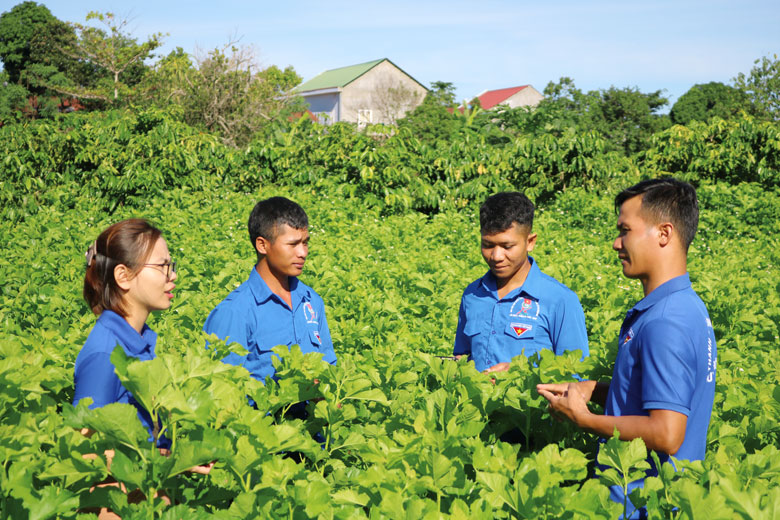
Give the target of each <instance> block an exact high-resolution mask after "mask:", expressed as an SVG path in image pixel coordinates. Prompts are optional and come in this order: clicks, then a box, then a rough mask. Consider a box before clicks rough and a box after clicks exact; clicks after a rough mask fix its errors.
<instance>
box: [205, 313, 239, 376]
mask: <svg viewBox="0 0 780 520" xmlns="http://www.w3.org/2000/svg"><path fill="white" fill-rule="evenodd" d="M203 330H204V331H205V332H207V333H209V334H216V335H217V337H219V339H222V340H225V341H226V342H227V343H238V344H239V345H241V346H242V347H244V348H245V349H247V350H249V341H250V336H251V335H250V333H249V323H247V320H246V316H245V315H244V313H241V312H235V309H232V308H229V307H226V306H224V305H222V304H220V305H217V306H216V307H215V308H214V310H213V311H211V313H210V314H209V316H208V318H206V323H205V324H204V325H203ZM206 348H208V345H206ZM245 360H246V356H241V355H239V354H234V353H230V354H228V355H227V356H225V357H224V358H222V362H223V363H227V364H228V365H237V366H241V365H243V364H244V361H245Z"/></svg>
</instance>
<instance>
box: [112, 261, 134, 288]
mask: <svg viewBox="0 0 780 520" xmlns="http://www.w3.org/2000/svg"><path fill="white" fill-rule="evenodd" d="M132 274H133V273H132V272H131V271H130V269H129V268H128V267H127V266H126V265H125V264H119V265H117V266H116V267H114V280H116V284H117V285H118V286H119V288H120V289H122V290H123V291H127V290H129V289H130V281H131V280H132V279H133V276H132Z"/></svg>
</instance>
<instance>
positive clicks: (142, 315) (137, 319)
mask: <svg viewBox="0 0 780 520" xmlns="http://www.w3.org/2000/svg"><path fill="white" fill-rule="evenodd" d="M148 317H149V311H142V310H139V309H130V311H129V312H128V313H127V316H125V321H126V322H127V323H129V324H130V326H131V327H133V329H135V331H136V332H138V334H140V333H141V331H142V330H143V328H144V324H145V323H146V318H148Z"/></svg>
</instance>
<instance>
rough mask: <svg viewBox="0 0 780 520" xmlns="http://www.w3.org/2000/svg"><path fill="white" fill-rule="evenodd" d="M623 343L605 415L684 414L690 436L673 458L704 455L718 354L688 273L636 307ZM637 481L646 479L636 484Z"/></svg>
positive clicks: (615, 493) (630, 313) (662, 456)
mask: <svg viewBox="0 0 780 520" xmlns="http://www.w3.org/2000/svg"><path fill="white" fill-rule="evenodd" d="M619 342H620V343H619V346H618V354H617V359H616V360H615V368H614V369H613V373H612V381H611V383H610V385H609V392H608V393H607V402H606V407H605V409H604V413H605V415H613V416H623V415H645V416H646V415H649V412H650V410H672V411H675V412H679V413H681V414H684V415H685V416H687V417H688V420H687V423H686V426H685V438H684V440H683V443H682V446H680V449H679V450H678V451H677V453H675V454H674V456H675V457H676V458H678V459H687V460H702V459H704V454H705V449H706V446H707V429H708V428H709V424H710V416H711V414H712V405H713V402H714V399H715V371H716V366H717V357H718V352H717V348H716V345H715V331H714V330H713V329H712V322H711V321H710V317H709V314H708V313H707V308H706V307H705V305H704V302H702V301H701V299H700V298H699V296H698V295H697V294H696V293H695V292H694V290H693V288H692V287H691V281H690V278H689V277H688V275H687V274H684V275H682V276H678V277H676V278H672V279H671V280H669V281H667V282H665V283H664V284H662V285H661V286H659V287H657V288H656V289H655V290H654V291H652V292H651V293H650V294H648V295H647V296H645V297H644V298H643V299H642V300H640V301H639V302H638V303H637V304H636V305H634V307H633V308H632V309H631V310H630V311H628V313H627V314H626V319H625V320H624V321H623V326H622V327H621V329H620V338H619ZM658 457H659V459H660V461H661V462H662V463H663V462H665V461H667V460H668V459H669V456H668V455H667V454H666V453H662V452H658ZM648 461H649V462H650V464H651V466H652V459H648ZM649 474H651V475H652V474H656V471H655V470H651V471H650V472H649ZM637 485H641V481H637V482H635V483H633V485H632V486H631V487H632V488H633V487H636V486H637ZM612 498H613V500H615V501H617V502H620V503H622V501H623V494H622V492H621V491H620V490H619V489H613V490H612Z"/></svg>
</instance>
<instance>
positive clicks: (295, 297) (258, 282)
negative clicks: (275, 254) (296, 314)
mask: <svg viewBox="0 0 780 520" xmlns="http://www.w3.org/2000/svg"><path fill="white" fill-rule="evenodd" d="M289 281H290V295H291V297H292V305H293V309H295V308H297V307H298V305H299V304H300V303H301V302H302V301H305V300H310V299H311V295H310V294H309V288H308V287H306V285H304V284H302V283H300V282H298V278H297V277H295V276H290V279H289ZM249 288H250V289H251V291H252V294H253V295H254V297H255V302H256V303H257V304H258V305H260V304H262V303H263V302H265V301H266V300H269V299H270V298H271V297H273V296H276V295H275V294H274V293H273V291H271V289H270V288H269V287H268V284H267V283H265V280H263V277H262V276H260V273H258V272H257V269H255V268H254V267H253V268H252V272H251V273H249ZM276 297H277V298H278V299H279V300H280V301H281V298H279V297H278V296H276Z"/></svg>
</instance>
